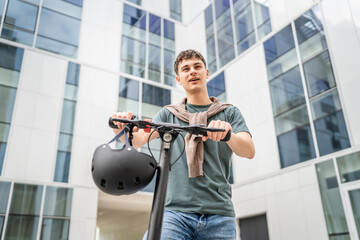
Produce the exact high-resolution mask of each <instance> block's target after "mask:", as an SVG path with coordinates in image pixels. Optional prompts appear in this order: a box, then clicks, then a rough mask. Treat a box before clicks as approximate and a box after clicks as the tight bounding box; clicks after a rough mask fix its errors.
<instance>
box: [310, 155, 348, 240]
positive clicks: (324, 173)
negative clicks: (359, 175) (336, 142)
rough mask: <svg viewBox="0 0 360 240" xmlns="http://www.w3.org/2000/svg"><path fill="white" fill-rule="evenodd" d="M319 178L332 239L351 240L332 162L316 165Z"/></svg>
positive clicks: (327, 224)
mask: <svg viewBox="0 0 360 240" xmlns="http://www.w3.org/2000/svg"><path fill="white" fill-rule="evenodd" d="M316 172H317V178H318V183H319V188H320V194H321V200H322V204H323V210H324V215H325V219H326V226H327V230H328V235H329V238H330V239H340V238H341V239H350V236H349V229H348V225H347V222H346V218H345V213H344V208H343V203H342V200H341V196H340V189H339V185H338V182H337V178H336V173H335V167H334V164H333V161H332V160H328V161H325V162H321V163H318V164H316Z"/></svg>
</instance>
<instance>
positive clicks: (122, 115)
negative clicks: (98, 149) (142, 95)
mask: <svg viewBox="0 0 360 240" xmlns="http://www.w3.org/2000/svg"><path fill="white" fill-rule="evenodd" d="M133 116H134V114H133V113H132V112H117V113H113V115H112V117H113V118H126V119H131V118H132V117H133ZM113 123H114V124H115V125H116V126H117V127H118V128H117V129H116V128H113V130H114V132H115V134H119V133H120V132H121V131H122V130H123V129H124V127H125V126H126V125H127V123H122V122H117V121H113ZM133 131H134V132H137V131H138V128H137V127H134V128H133Z"/></svg>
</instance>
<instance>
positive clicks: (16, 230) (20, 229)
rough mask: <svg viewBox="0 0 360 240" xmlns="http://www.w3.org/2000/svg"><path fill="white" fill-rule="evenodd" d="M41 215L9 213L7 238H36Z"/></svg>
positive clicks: (25, 239) (33, 239)
mask: <svg viewBox="0 0 360 240" xmlns="http://www.w3.org/2000/svg"><path fill="white" fill-rule="evenodd" d="M38 224H39V217H34V216H21V215H20V216H17V215H9V219H8V222H7V225H6V226H7V227H6V233H5V239H9V240H10V239H24V240H36V234H37V229H38Z"/></svg>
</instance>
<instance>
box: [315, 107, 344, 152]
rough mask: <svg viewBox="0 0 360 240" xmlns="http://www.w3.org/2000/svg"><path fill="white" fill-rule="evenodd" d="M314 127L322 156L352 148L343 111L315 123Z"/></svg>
mask: <svg viewBox="0 0 360 240" xmlns="http://www.w3.org/2000/svg"><path fill="white" fill-rule="evenodd" d="M314 127H315V131H316V139H317V141H318V145H319V152H320V155H321V156H323V155H326V154H329V153H332V152H336V151H340V150H342V149H345V148H349V147H351V146H350V141H349V136H348V134H347V129H346V124H345V120H344V115H343V112H342V111H338V112H336V113H333V114H330V115H327V116H326V117H323V118H320V119H318V120H316V121H314Z"/></svg>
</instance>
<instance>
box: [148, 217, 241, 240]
mask: <svg viewBox="0 0 360 240" xmlns="http://www.w3.org/2000/svg"><path fill="white" fill-rule="evenodd" d="M161 239H162V240H170V239H173V240H193V239H194V240H195V239H199V240H203V239H204V240H210V239H213V240H235V239H236V223H235V218H233V217H228V216H222V215H207V214H206V215H202V214H197V213H183V212H175V211H171V210H165V211H164V217H163V225H162V231H161ZM143 240H147V232H146V233H145V235H144V237H143Z"/></svg>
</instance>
